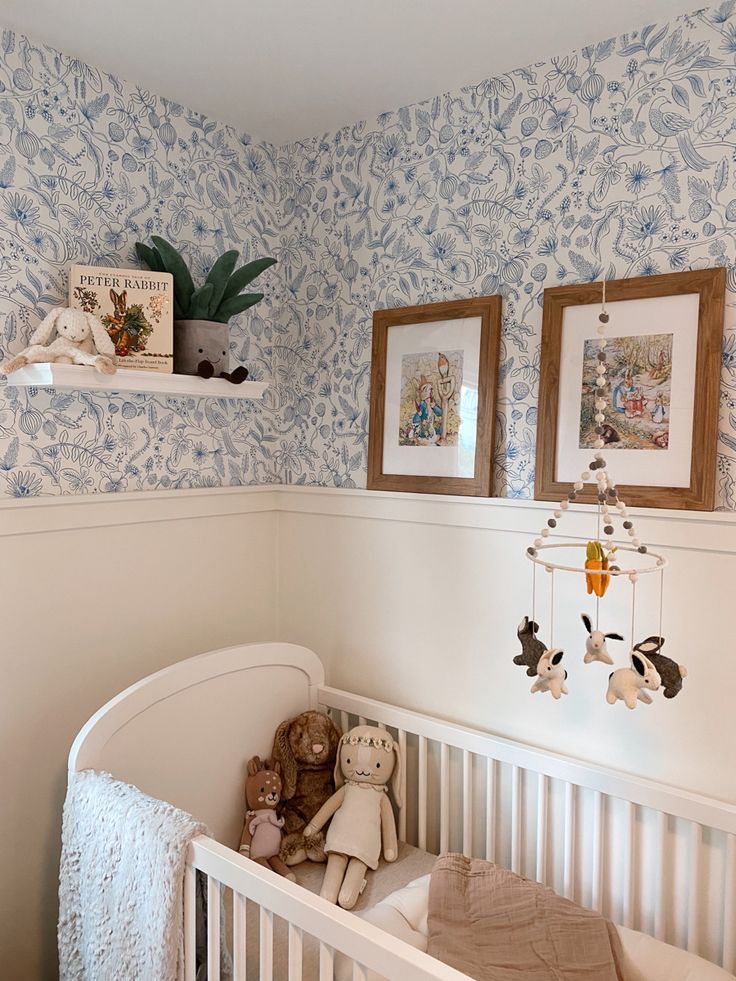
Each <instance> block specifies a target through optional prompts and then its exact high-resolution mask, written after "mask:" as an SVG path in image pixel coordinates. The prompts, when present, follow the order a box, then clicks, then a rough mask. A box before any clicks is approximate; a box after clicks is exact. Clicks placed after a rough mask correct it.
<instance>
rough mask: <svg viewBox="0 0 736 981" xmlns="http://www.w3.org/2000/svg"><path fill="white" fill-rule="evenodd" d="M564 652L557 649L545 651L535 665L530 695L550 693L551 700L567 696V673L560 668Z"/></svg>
mask: <svg viewBox="0 0 736 981" xmlns="http://www.w3.org/2000/svg"><path fill="white" fill-rule="evenodd" d="M563 655H564V651H561V650H559V648H557V647H553V648H551V650H548V651H545V652H544V654H542V656H541V657H540V658H539V662H538V664H537V675H538V677H537V680H536V681H535V682H534V684H533V685H532V687H531V691H532V693H534V692H537V691H549V692H552V697H553V698H560V697H561V696H562V695H567V693H568V692H567V685H566V684H565V682H566V681H567V671H565V669H564V668H563V667H562V657H563Z"/></svg>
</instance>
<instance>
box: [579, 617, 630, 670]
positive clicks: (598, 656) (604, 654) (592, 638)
mask: <svg viewBox="0 0 736 981" xmlns="http://www.w3.org/2000/svg"><path fill="white" fill-rule="evenodd" d="M580 618H581V620H582V621H583V625H584V626H585V629H586V630H587V631H588V639H587V640H586V641H585V657H584V658H583V661H584V662H585V664H590V663H591V661H600V662H601V664H613V658H612V657H611V655H610V654H609V653H608V650H607V648H606V641H607V640H623V637H622V636H621V634H604V633H603V631H602V630H593V624H592V623H591V621H590V617H589V616H588V615H587V613H583V614H581V617H580Z"/></svg>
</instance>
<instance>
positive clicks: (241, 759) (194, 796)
mask: <svg viewBox="0 0 736 981" xmlns="http://www.w3.org/2000/svg"><path fill="white" fill-rule="evenodd" d="M323 682H324V670H323V667H322V662H321V661H320V660H319V658H318V657H317V655H316V654H315V653H314V652H313V651H310V650H308V649H307V648H306V647H298V646H296V645H294V644H280V643H267V644H244V645H241V646H238V647H227V648H224V649H222V650H219V651H211V652H210V653H207V654H199V655H197V656H195V657H190V658H187V659H186V660H184V661H179V662H177V663H176V664H172V665H170V666H169V667H167V668H163V670H161V671H158V672H156V673H155V674H152V675H150V676H149V677H147V678H144V679H143V680H142V681H138V682H137V683H136V684H134V685H131V686H130V688H127V689H126V690H125V691H123V692H121V693H120V694H119V695H116V696H115V697H114V698H113V699H111V700H110V701H109V702H108V703H107V704H106V705H103V707H102V708H101V709H99V711H97V712H96V713H95V714H94V715H93V716H92V718H91V719H90V720H89V721H88V722H87V723H86V725H85V726H83V728H82V729H81V730H80V732H79V734H78V736H77V738H76V739H75V740H74V743H73V745H72V748H71V751H70V753H69V770H70V772H73V771H76V770H85V769H95V770H107V771H108V772H109V773H111V774H112V775H113V776H114V777H116V778H117V779H119V780H124V781H126V782H127V783H132V784H135V786H136V787H139V788H140V789H141V790H143V791H144V792H145V793H147V794H150V795H151V796H153V797H157V798H159V799H161V800H165V801H169V802H170V803H172V804H175V805H176V806H177V807H180V808H182V809H183V810H185V811H189V812H190V813H192V814H193V815H194V816H195V817H196V818H198V819H199V820H201V821H204V822H205V823H206V824H207V825H208V827H209V828H210V830H211V831H212V833H213V835H214V836H215V838H217V839H218V840H219V841H221V842H223V844H226V845H230V846H231V847H235V848H237V846H238V842H239V841H240V835H241V833H242V830H243V815H244V805H243V788H244V785H245V765H246V763H247V761H248V759H249V758H250V757H251V756H254V755H256V754H258V755H259V756H269V755H270V753H271V749H272V741H273V735H274V732H275V731H276V727H277V726H278V724H279V722H281V721H282V720H283V719H288V718H289V717H291V716H293V715H298V714H299V713H300V712H303V711H305V710H306V709H308V708H316V704H317V689H318V686H319V685H321V684H323Z"/></svg>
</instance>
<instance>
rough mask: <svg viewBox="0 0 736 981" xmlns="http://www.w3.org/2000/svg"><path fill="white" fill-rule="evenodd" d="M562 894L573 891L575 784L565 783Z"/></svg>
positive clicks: (567, 895) (571, 893) (568, 897)
mask: <svg viewBox="0 0 736 981" xmlns="http://www.w3.org/2000/svg"><path fill="white" fill-rule="evenodd" d="M562 869H563V871H562V883H563V885H562V894H563V896H565V897H566V898H567V899H572V898H573V893H574V892H575V784H573V783H565V845H564V853H563V859H562Z"/></svg>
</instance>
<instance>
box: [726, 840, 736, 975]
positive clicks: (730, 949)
mask: <svg viewBox="0 0 736 981" xmlns="http://www.w3.org/2000/svg"><path fill="white" fill-rule="evenodd" d="M723 967H724V968H725V970H727V971H730V972H731V973H732V974H734V973H736V835H726V882H725V894H724V897H723Z"/></svg>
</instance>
